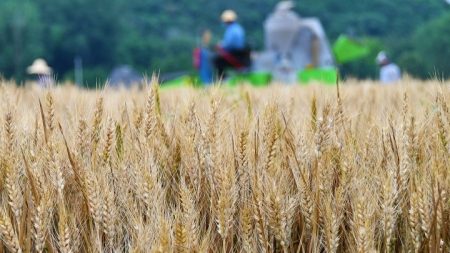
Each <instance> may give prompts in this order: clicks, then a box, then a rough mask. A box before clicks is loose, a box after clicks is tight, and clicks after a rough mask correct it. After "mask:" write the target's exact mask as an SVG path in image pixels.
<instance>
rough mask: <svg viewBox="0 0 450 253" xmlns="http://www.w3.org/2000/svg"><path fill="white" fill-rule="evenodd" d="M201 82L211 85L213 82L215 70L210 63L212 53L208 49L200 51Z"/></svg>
mask: <svg viewBox="0 0 450 253" xmlns="http://www.w3.org/2000/svg"><path fill="white" fill-rule="evenodd" d="M198 71H199V76H200V81H201V82H202V83H203V84H206V85H207V84H211V83H212V81H213V70H212V66H211V62H210V52H209V49H208V48H206V47H202V48H201V51H200V67H199V69H198Z"/></svg>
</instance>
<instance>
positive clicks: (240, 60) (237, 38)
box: [212, 10, 250, 78]
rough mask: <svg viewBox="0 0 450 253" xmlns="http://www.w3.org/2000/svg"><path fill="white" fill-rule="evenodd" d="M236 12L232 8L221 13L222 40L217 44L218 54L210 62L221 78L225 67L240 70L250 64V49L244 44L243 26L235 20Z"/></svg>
mask: <svg viewBox="0 0 450 253" xmlns="http://www.w3.org/2000/svg"><path fill="white" fill-rule="evenodd" d="M237 18H238V16H237V14H236V12H234V11H233V10H225V11H224V12H223V13H222V15H221V20H222V24H223V26H224V27H225V33H224V37H223V40H222V41H221V42H220V43H219V44H218V45H217V47H216V51H217V53H218V54H216V55H215V56H213V59H212V62H213V64H214V66H215V69H216V71H217V74H218V76H219V77H221V78H223V77H224V74H225V69H226V68H227V67H234V68H235V69H237V70H241V69H243V68H244V67H246V66H249V65H250V50H249V48H248V47H247V45H246V41H245V31H244V28H242V26H241V25H240V24H239V23H238V22H237Z"/></svg>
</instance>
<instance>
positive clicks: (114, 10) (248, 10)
mask: <svg viewBox="0 0 450 253" xmlns="http://www.w3.org/2000/svg"><path fill="white" fill-rule="evenodd" d="M277 2H278V1H276V0H239V1H238V0H228V1H223V2H222V1H210V0H195V1H188V0H164V1H163V0H133V1H125V0H96V1H89V0H73V1H60V0H2V1H0V34H1V35H0V73H1V74H2V75H3V77H4V78H7V79H9V78H14V79H15V80H17V81H18V82H22V81H24V80H26V78H28V76H27V75H26V73H25V69H26V67H27V66H29V65H31V63H32V62H33V60H34V59H36V58H44V59H45V60H46V61H47V62H48V64H49V65H50V66H51V67H52V68H53V69H54V72H55V74H56V76H57V79H58V80H66V79H67V80H74V59H75V58H76V57H81V58H82V60H83V71H84V77H85V78H84V79H85V80H84V83H85V84H88V85H90V86H95V84H96V82H99V81H100V82H103V81H105V80H106V78H107V76H108V74H109V73H110V71H111V70H112V68H113V67H114V66H117V65H122V64H126V65H130V66H132V67H133V68H135V69H136V70H137V71H138V72H139V73H142V74H145V73H146V74H148V75H151V74H152V73H153V72H154V71H155V72H158V73H167V72H174V71H180V70H188V71H189V70H192V63H191V62H192V60H191V55H192V49H193V48H194V47H195V46H196V45H198V44H199V35H200V32H201V31H202V29H205V28H209V29H211V30H212V31H213V34H214V37H213V41H219V40H220V38H221V37H222V33H223V29H222V27H221V25H220V21H219V17H220V14H221V12H222V11H223V10H225V9H234V10H235V11H236V12H237V13H238V15H239V21H240V22H241V23H242V25H243V26H244V27H245V29H246V33H247V37H248V40H249V41H250V43H251V44H252V45H253V47H254V49H255V50H262V49H263V46H264V45H263V43H264V41H263V40H264V34H263V22H264V20H265V18H266V17H267V16H268V14H269V13H270V12H271V11H272V10H273V8H274V6H275V5H276V3H277ZM294 2H295V3H296V7H295V9H294V10H295V11H297V12H298V13H299V14H300V16H303V17H309V16H316V17H318V18H319V19H320V20H321V22H322V24H323V26H324V29H325V31H326V33H327V35H328V39H329V40H330V43H331V44H332V43H333V42H334V41H335V40H336V39H337V37H338V36H339V35H340V34H347V35H349V36H353V37H354V38H356V39H358V40H359V41H361V42H362V43H364V44H365V45H367V46H368V47H369V48H370V49H371V50H370V54H369V55H368V56H367V57H365V58H363V59H360V60H358V61H357V62H352V63H348V64H345V65H343V66H339V67H340V69H341V72H342V74H343V75H344V76H354V77H357V78H376V75H377V68H376V65H375V62H374V58H375V55H376V54H377V53H378V51H379V50H386V51H388V53H389V54H390V55H391V56H392V59H393V60H394V61H396V62H397V63H398V64H399V65H400V67H401V68H402V69H403V70H404V71H406V72H408V73H409V74H411V75H413V76H415V77H419V78H429V77H431V76H432V75H433V74H436V73H438V74H442V73H443V74H444V76H445V73H447V72H450V63H449V60H448V59H450V47H449V45H450V26H448V24H449V23H450V5H448V4H446V3H445V1H431V0H396V1H390V0H377V1H371V0H360V1H356V2H355V1H351V0H342V1H334V0H323V1H316V0H302V1H294Z"/></svg>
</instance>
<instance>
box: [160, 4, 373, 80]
mask: <svg viewBox="0 0 450 253" xmlns="http://www.w3.org/2000/svg"><path fill="white" fill-rule="evenodd" d="M293 6H294V5H293V2H292V1H282V2H279V3H278V4H277V5H276V7H275V9H274V11H273V12H272V13H271V14H270V15H269V16H268V18H267V19H266V20H265V21H264V25H263V27H264V45H265V47H264V51H263V52H253V53H252V56H251V66H250V67H249V68H245V69H243V70H235V71H233V73H232V75H231V77H230V78H229V79H228V80H226V82H225V83H228V84H230V85H235V84H237V83H244V82H246V83H250V84H252V85H254V86H265V85H268V84H269V83H270V82H280V83H283V84H297V83H303V84H306V83H309V82H311V81H318V82H321V83H324V84H334V83H335V82H336V79H337V78H338V71H339V70H338V66H339V65H340V64H343V63H346V62H349V61H353V60H356V59H358V58H361V57H363V56H365V55H366V54H367V53H368V51H369V50H368V48H366V47H365V46H364V45H362V44H360V43H358V42H356V41H354V40H352V39H350V38H349V37H347V36H345V35H341V36H339V38H338V39H337V41H336V42H335V44H334V45H333V47H331V46H330V44H329V42H328V39H327V36H326V33H325V31H324V29H323V26H322V24H321V22H320V20H319V19H318V18H317V17H306V18H300V16H299V15H298V14H297V13H295V12H294V11H293V10H292V7H293ZM192 82H194V83H195V82H199V81H198V79H195V78H194V79H193V78H189V77H186V76H185V77H181V78H177V79H174V80H171V81H168V82H166V85H180V84H181V85H183V84H186V83H192Z"/></svg>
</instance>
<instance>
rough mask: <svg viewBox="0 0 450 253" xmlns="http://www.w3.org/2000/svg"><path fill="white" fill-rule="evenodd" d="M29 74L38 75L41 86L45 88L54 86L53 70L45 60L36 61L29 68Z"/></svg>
mask: <svg viewBox="0 0 450 253" xmlns="http://www.w3.org/2000/svg"><path fill="white" fill-rule="evenodd" d="M27 73H28V74H32V75H37V76H38V81H39V84H40V85H41V86H43V87H46V86H53V78H52V77H51V74H52V68H51V67H49V66H48V65H47V62H46V61H45V60H44V59H41V58H38V59H36V60H34V62H33V64H32V65H31V66H29V67H28V68H27Z"/></svg>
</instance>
